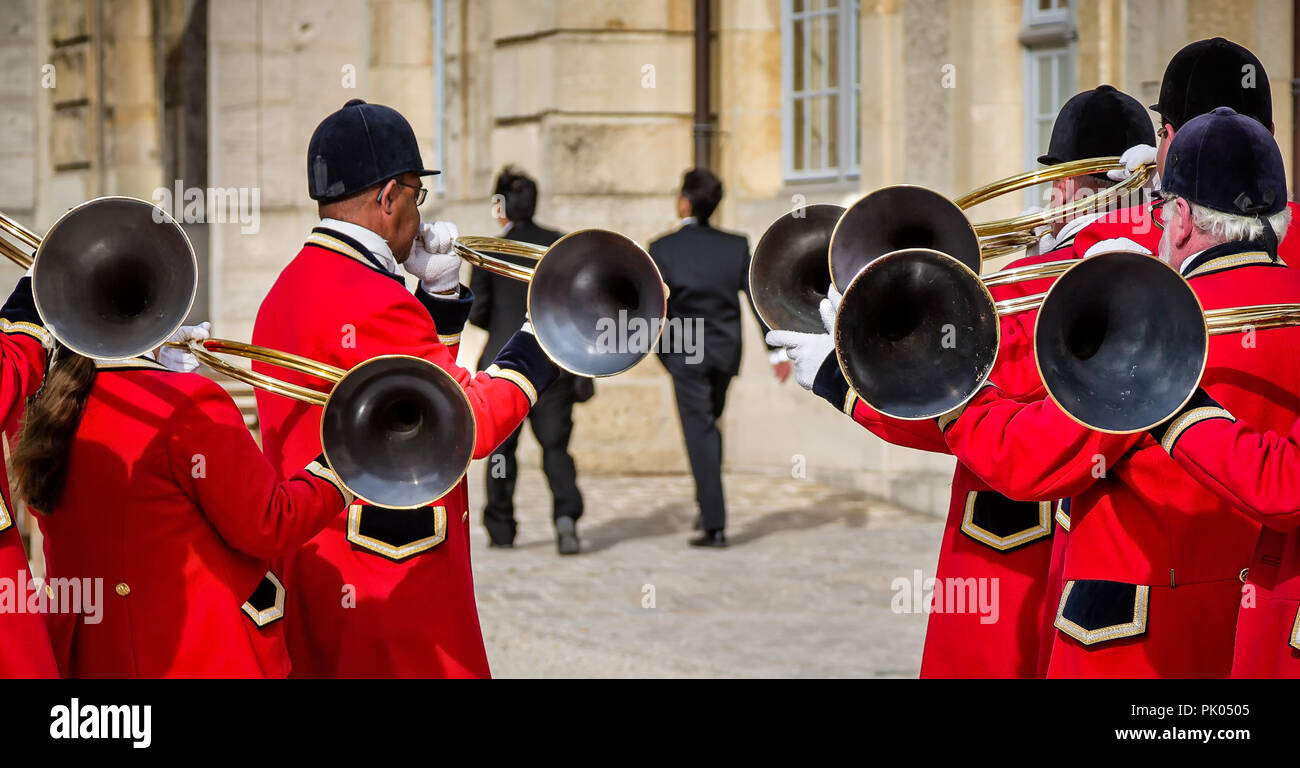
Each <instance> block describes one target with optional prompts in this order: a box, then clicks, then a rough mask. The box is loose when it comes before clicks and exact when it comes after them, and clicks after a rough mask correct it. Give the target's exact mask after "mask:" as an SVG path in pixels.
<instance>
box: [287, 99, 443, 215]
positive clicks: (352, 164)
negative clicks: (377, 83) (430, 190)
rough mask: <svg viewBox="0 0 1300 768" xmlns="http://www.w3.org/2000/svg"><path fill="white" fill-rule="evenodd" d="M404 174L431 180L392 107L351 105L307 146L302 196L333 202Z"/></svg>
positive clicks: (324, 125)
mask: <svg viewBox="0 0 1300 768" xmlns="http://www.w3.org/2000/svg"><path fill="white" fill-rule="evenodd" d="M403 173H418V174H420V175H421V176H430V175H433V174H435V173H438V171H433V170H429V169H427V168H425V167H424V162H423V161H422V160H421V159H420V147H419V145H418V144H417V143H416V141H415V131H413V130H411V124H410V123H408V122H406V118H404V117H402V115H401V113H399V112H398V111H397V110H395V109H393V108H392V107H385V106H384V105H382V104H367V103H366V102H365V101H363V100H361V99H352V100H351V101H349V102H348V103H346V104H344V105H343V108H342V109H340V110H339V111H337V112H335V113H333V114H331V115H330V116H329V117H326V118H325V119H324V120H322V121H321V122H320V125H318V126H316V130H315V131H314V132H313V133H312V135H311V141H310V142H308V143H307V191H308V193H309V194H310V195H311V199H312V200H319V201H321V202H329V201H331V200H338V199H341V198H344V197H347V196H348V195H351V194H353V193H356V192H360V191H361V190H363V189H365V188H366V187H370V186H373V185H375V184H378V183H379V182H381V181H385V180H387V179H391V178H393V177H394V176H398V175H401V174H403Z"/></svg>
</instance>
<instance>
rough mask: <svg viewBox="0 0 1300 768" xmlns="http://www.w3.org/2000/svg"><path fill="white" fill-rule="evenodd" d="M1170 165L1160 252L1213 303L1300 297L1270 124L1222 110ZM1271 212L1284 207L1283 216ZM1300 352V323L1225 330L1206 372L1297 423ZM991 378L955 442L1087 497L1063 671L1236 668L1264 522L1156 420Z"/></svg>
mask: <svg viewBox="0 0 1300 768" xmlns="http://www.w3.org/2000/svg"><path fill="white" fill-rule="evenodd" d="M1166 167H1167V172H1166V174H1165V179H1164V194H1165V195H1166V202H1165V204H1164V206H1163V209H1162V216H1163V220H1164V222H1165V225H1166V230H1165V234H1164V236H1163V240H1162V242H1161V245H1160V251H1161V255H1162V258H1163V259H1165V260H1166V261H1167V262H1169V263H1170V264H1171V265H1172V266H1174V267H1175V268H1179V269H1181V271H1182V273H1183V274H1184V276H1185V277H1187V278H1188V280H1189V282H1190V284H1191V286H1192V287H1193V289H1194V290H1195V291H1196V294H1197V296H1198V297H1199V298H1200V301H1201V303H1202V305H1203V306H1205V307H1206V308H1207V309H1214V308H1221V307H1232V306H1241V305H1246V304H1264V303H1278V302H1281V303H1290V302H1296V301H1300V274H1297V273H1295V272H1293V271H1292V270H1290V269H1288V268H1286V266H1285V265H1284V264H1282V263H1281V262H1280V261H1279V260H1278V259H1277V257H1276V255H1275V248H1276V240H1275V239H1274V240H1270V238H1271V237H1272V236H1273V235H1276V234H1281V233H1283V232H1285V229H1286V224H1287V218H1288V216H1287V213H1286V210H1287V209H1286V206H1285V200H1286V183H1285V179H1284V177H1283V172H1282V160H1281V153H1280V152H1279V150H1278V148H1277V145H1276V143H1275V142H1274V141H1273V140H1272V137H1271V136H1270V135H1269V133H1268V132H1267V131H1266V130H1265V129H1264V128H1263V127H1262V126H1261V125H1260V124H1259V123H1258V122H1257V121H1255V120H1252V119H1250V118H1247V117H1245V116H1242V115H1238V114H1237V113H1235V112H1233V111H1232V110H1230V109H1226V108H1221V109H1216V110H1215V111H1214V112H1213V113H1211V114H1209V115H1204V116H1202V117H1199V118H1195V119H1193V120H1191V121H1189V122H1188V123H1187V124H1186V125H1185V126H1184V129H1183V130H1182V131H1180V133H1179V137H1178V139H1176V140H1175V141H1173V142H1172V143H1171V146H1170V148H1169V150H1168V158H1167V161H1166ZM1261 216H1267V217H1271V218H1269V219H1268V226H1264V224H1263V223H1261V221H1260V219H1259V217H1261ZM1297 353H1300V331H1292V330H1279V331H1270V332H1269V333H1268V334H1265V335H1261V336H1259V338H1258V339H1253V340H1252V344H1250V345H1246V344H1243V343H1242V339H1241V338H1240V337H1234V336H1220V337H1215V338H1214V339H1212V340H1211V342H1210V363H1209V365H1208V367H1207V369H1206V373H1205V380H1204V383H1205V386H1206V388H1207V390H1208V391H1209V392H1210V393H1211V394H1212V395H1213V396H1214V397H1215V398H1216V399H1217V400H1219V401H1220V402H1224V403H1226V404H1228V405H1230V407H1231V409H1232V410H1233V412H1234V413H1240V414H1242V415H1243V416H1245V417H1246V418H1249V419H1250V420H1251V421H1252V422H1253V423H1256V424H1260V425H1263V426H1264V427H1265V428H1273V429H1280V428H1289V427H1290V425H1291V424H1292V423H1293V422H1294V420H1295V418H1296V416H1297V414H1300V401H1298V400H1297V398H1295V397H1294V396H1293V395H1285V393H1291V392H1295V391H1296V390H1295V389H1294V387H1295V386H1296V385H1297V384H1300V371H1297V370H1296V369H1295V367H1294V365H1292V364H1291V361H1292V360H1294V358H1295V355H1296V354H1297ZM1143 363H1145V364H1147V365H1151V364H1158V362H1153V361H1150V360H1147V361H1138V364H1139V365H1140V364H1143ZM990 382H991V384H992V386H989V387H986V388H985V389H983V390H981V392H980V393H979V394H977V395H976V397H975V398H974V399H972V400H971V402H970V403H969V404H968V405H967V406H966V407H965V408H964V409H963V410H962V411H961V412H960V414H959V416H957V417H956V418H950V419H946V420H945V421H946V422H947V423H948V426H947V429H946V437H947V441H948V445H949V447H950V448H952V449H953V452H954V453H955V454H956V455H957V456H958V458H959V459H960V460H961V461H963V462H964V463H966V464H967V466H969V467H970V468H971V469H972V470H974V471H975V472H976V473H977V474H978V475H979V476H980V477H981V478H983V479H984V480H985V481H986V482H988V483H989V484H990V485H991V486H993V487H994V488H996V489H998V490H999V491H1001V492H1002V493H1005V494H1006V495H1008V496H1010V497H1012V498H1021V499H1050V498H1055V497H1059V496H1070V497H1072V499H1071V503H1072V514H1071V533H1070V545H1069V549H1068V550H1067V551H1066V553H1065V564H1064V571H1063V578H1064V579H1065V587H1064V590H1063V594H1062V598H1061V601H1060V604H1059V607H1058V609H1057V617H1056V628H1057V630H1058V631H1057V635H1056V638H1055V642H1054V646H1053V649H1052V655H1051V662H1050V666H1049V670H1048V673H1049V675H1050V676H1064V677H1097V676H1129V677H1137V676H1141V677H1188V676H1196V677H1219V676H1226V675H1227V674H1228V673H1229V672H1230V670H1231V664H1232V648H1233V636H1234V631H1233V630H1234V626H1235V623H1236V613H1237V601H1238V598H1239V591H1240V590H1239V587H1240V583H1239V582H1238V580H1237V577H1238V574H1239V573H1240V571H1241V569H1242V568H1244V567H1246V566H1247V565H1248V564H1249V562H1250V560H1251V556H1252V553H1253V551H1254V549H1255V544H1256V539H1257V537H1258V530H1259V526H1258V524H1256V523H1254V522H1253V521H1250V520H1248V519H1247V518H1245V517H1244V516H1242V515H1240V514H1238V513H1237V512H1236V511H1234V510H1233V509H1232V507H1231V506H1230V505H1228V504H1225V503H1224V502H1223V501H1222V500H1221V499H1219V498H1217V497H1216V496H1215V495H1214V494H1212V493H1210V492H1209V491H1207V490H1205V489H1204V488H1203V487H1201V486H1200V485H1199V484H1198V483H1196V482H1194V481H1193V480H1192V479H1191V478H1190V477H1188V475H1187V473H1186V472H1185V471H1184V470H1183V469H1182V468H1181V467H1179V465H1178V464H1177V463H1175V462H1174V461H1173V460H1171V459H1170V458H1169V456H1168V455H1167V454H1166V453H1165V451H1164V450H1163V449H1161V447H1160V445H1159V444H1158V443H1157V442H1156V441H1155V440H1153V439H1152V438H1151V437H1150V436H1148V435H1146V434H1145V433H1143V434H1134V435H1111V434H1102V433H1098V432H1092V431H1089V430H1088V429H1086V428H1084V427H1082V426H1081V425H1079V424H1078V423H1077V422H1075V421H1074V420H1073V419H1071V418H1070V417H1068V416H1067V415H1065V414H1064V413H1063V412H1062V411H1061V410H1060V409H1059V408H1058V407H1057V406H1056V405H1055V403H1053V402H1052V401H1050V400H1046V399H1045V400H1040V401H1037V402H1033V403H1023V402H1019V401H1017V400H1014V399H1012V398H1009V397H1006V396H1004V395H1003V394H1002V393H1001V392H1000V391H999V390H998V388H997V386H996V376H995V377H994V378H991V380H990ZM1265 382H1267V384H1265ZM1284 395H1285V396H1284Z"/></svg>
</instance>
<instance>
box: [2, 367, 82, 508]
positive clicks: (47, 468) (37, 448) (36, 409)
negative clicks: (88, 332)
mask: <svg viewBox="0 0 1300 768" xmlns="http://www.w3.org/2000/svg"><path fill="white" fill-rule="evenodd" d="M95 373H96V369H95V361H94V360H91V359H90V358H88V357H83V356H81V355H79V354H77V353H76V352H73V351H72V350H70V349H67V348H66V347H60V348H59V349H58V351H57V352H56V353H55V355H54V360H53V362H51V363H50V368H49V371H48V372H47V373H46V374H45V381H44V382H42V383H41V388H40V389H39V390H38V391H37V392H36V394H35V395H32V396H31V397H30V398H29V399H28V401H27V413H26V415H25V416H24V417H23V429H22V434H21V435H20V436H19V438H18V446H17V447H16V448H15V449H14V453H13V458H12V460H11V463H12V466H13V470H14V478H15V480H16V481H17V484H18V492H19V494H21V495H22V497H23V498H25V499H27V503H28V504H29V505H31V506H32V508H34V509H36V510H39V511H41V512H45V513H47V514H48V513H49V512H51V511H52V510H53V509H54V507H55V506H57V505H58V503H59V499H60V498H61V497H62V496H63V486H64V483H65V481H66V480H67V477H68V451H69V450H70V449H71V448H72V440H73V438H74V437H76V436H77V427H78V425H80V424H81V413H82V411H83V410H85V407H86V399H87V398H89V397H90V390H91V388H92V387H93V386H94V385H95Z"/></svg>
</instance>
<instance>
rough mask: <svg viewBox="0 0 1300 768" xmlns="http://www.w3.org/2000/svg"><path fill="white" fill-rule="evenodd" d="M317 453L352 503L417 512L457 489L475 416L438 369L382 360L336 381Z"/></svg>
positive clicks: (403, 358)
mask: <svg viewBox="0 0 1300 768" xmlns="http://www.w3.org/2000/svg"><path fill="white" fill-rule="evenodd" d="M320 429H321V447H322V449H323V450H324V453H325V458H326V459H327V460H328V461H329V463H330V466H331V467H332V468H333V469H334V472H335V474H337V475H338V477H339V479H340V480H341V481H342V482H343V484H344V485H345V486H347V487H348V489H349V490H351V491H352V492H353V493H354V494H355V495H356V496H357V497H358V498H360V499H363V500H364V501H367V502H369V503H371V504H375V505H377V506H381V507H390V508H394V509H413V508H416V507H423V506H425V505H427V504H430V503H432V502H433V501H435V500H437V499H440V498H442V497H443V496H445V495H447V493H448V492H450V491H451V489H452V488H455V487H456V484H457V483H459V482H460V479H461V478H462V477H463V476H464V475H465V471H466V470H467V469H468V468H469V463H470V460H471V459H472V458H473V457H474V435H475V425H474V411H473V410H472V409H471V407H470V404H469V399H468V398H467V397H466V396H465V392H464V390H463V389H461V387H460V384H458V383H457V382H456V380H455V379H453V378H452V377H451V375H450V374H448V373H447V372H446V371H444V370H443V369H441V368H439V367H438V366H437V365H434V364H433V363H431V362H429V361H428V360H424V359H421V358H418V357H411V356H409V355H385V356H381V357H375V358H371V359H370V360H367V361H366V362H364V363H361V364H360V365H358V366H356V367H355V368H353V369H352V370H350V371H348V372H347V374H345V375H344V376H343V378H342V379H340V380H339V382H338V384H337V385H335V387H334V389H333V391H332V392H331V393H330V397H329V401H328V402H327V403H326V404H325V410H324V412H323V413H322V414H321V427H320Z"/></svg>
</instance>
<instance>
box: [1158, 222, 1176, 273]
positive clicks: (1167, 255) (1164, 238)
mask: <svg viewBox="0 0 1300 768" xmlns="http://www.w3.org/2000/svg"><path fill="white" fill-rule="evenodd" d="M1156 253H1157V255H1158V256H1159V257H1160V260H1161V261H1163V262H1164V263H1166V264H1168V265H1169V266H1171V267H1173V266H1174V262H1173V258H1174V246H1173V244H1172V243H1170V242H1169V230H1168V229H1166V230H1165V231H1164V233H1163V234H1162V235H1160V247H1159V248H1158V249H1157V250H1156ZM1175 269H1176V267H1175Z"/></svg>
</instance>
